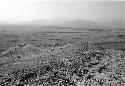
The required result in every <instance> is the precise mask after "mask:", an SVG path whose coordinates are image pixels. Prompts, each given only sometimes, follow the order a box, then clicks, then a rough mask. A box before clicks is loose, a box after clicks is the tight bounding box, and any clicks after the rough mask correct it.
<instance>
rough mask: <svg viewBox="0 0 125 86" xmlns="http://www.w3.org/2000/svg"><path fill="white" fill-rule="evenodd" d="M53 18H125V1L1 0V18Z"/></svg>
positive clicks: (111, 19) (96, 19)
mask: <svg viewBox="0 0 125 86" xmlns="http://www.w3.org/2000/svg"><path fill="white" fill-rule="evenodd" d="M53 18H60V19H61V18H69V19H77V18H82V19H87V20H95V21H113V20H123V19H125V1H77V0H76V1H75V0H74V1H72V0H69V1H57V0H54V1H53V0H49V1H45V0H42V1H39V0H36V1H35V0H33V1H29V0H27V1H24V0H23V1H21V0H20V1H19V0H17V1H15V0H14V1H11V0H8V1H6V0H5V1H4V0H0V20H5V21H9V22H13V21H25V20H34V19H53Z"/></svg>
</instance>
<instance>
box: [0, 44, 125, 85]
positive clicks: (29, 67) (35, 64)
mask: <svg viewBox="0 0 125 86" xmlns="http://www.w3.org/2000/svg"><path fill="white" fill-rule="evenodd" d="M0 86H125V51H121V50H114V49H94V50H92V49H89V46H88V45H85V46H80V47H78V46H76V45H73V44H70V43H68V44H65V45H63V46H60V47H59V46H58V47H50V48H42V49H41V48H38V47H36V46H33V45H30V44H22V45H18V46H16V47H13V48H9V49H8V50H7V51H4V52H2V53H1V54H0Z"/></svg>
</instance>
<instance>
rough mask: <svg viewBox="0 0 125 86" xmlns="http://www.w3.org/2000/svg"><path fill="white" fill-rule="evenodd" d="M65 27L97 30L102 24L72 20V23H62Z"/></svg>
mask: <svg viewBox="0 0 125 86" xmlns="http://www.w3.org/2000/svg"><path fill="white" fill-rule="evenodd" d="M62 25H63V26H73V27H84V28H97V27H100V24H99V23H97V22H94V21H90V20H82V19H77V20H72V21H66V22H64V23H62Z"/></svg>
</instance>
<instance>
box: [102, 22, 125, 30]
mask: <svg viewBox="0 0 125 86" xmlns="http://www.w3.org/2000/svg"><path fill="white" fill-rule="evenodd" d="M101 26H103V27H107V28H116V29H122V28H123V29H125V21H112V22H105V23H102V24H101Z"/></svg>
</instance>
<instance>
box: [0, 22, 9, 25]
mask: <svg viewBox="0 0 125 86" xmlns="http://www.w3.org/2000/svg"><path fill="white" fill-rule="evenodd" d="M2 24H8V22H6V21H0V25H2Z"/></svg>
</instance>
